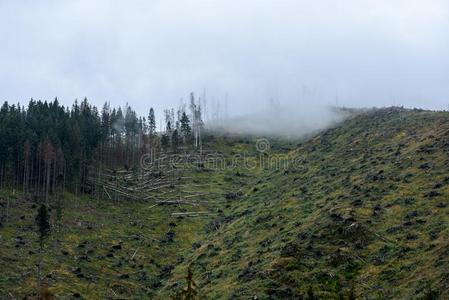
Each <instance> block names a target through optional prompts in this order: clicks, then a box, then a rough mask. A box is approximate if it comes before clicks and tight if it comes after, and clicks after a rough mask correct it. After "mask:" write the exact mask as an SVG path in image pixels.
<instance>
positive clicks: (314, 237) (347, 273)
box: [0, 108, 449, 299]
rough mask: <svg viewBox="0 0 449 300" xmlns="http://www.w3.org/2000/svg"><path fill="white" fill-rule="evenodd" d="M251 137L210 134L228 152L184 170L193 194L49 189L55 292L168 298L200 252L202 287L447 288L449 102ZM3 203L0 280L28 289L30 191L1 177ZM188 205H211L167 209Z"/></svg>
mask: <svg viewBox="0 0 449 300" xmlns="http://www.w3.org/2000/svg"><path fill="white" fill-rule="evenodd" d="M255 142H256V141H255V140H252V139H249V138H243V137H242V138H236V137H232V138H231V137H228V138H226V137H220V138H215V139H212V140H211V141H210V142H209V143H208V145H207V147H208V149H209V150H211V151H219V152H220V155H222V156H220V157H224V161H225V162H226V165H225V166H222V167H220V168H218V167H216V166H215V167H212V166H210V165H208V164H206V165H203V166H200V167H194V168H191V169H189V170H187V171H186V174H187V176H188V177H189V178H190V180H189V181H188V183H187V185H190V186H187V188H189V189H191V190H195V192H197V193H203V194H204V195H205V196H204V199H203V201H204V202H201V204H200V205H199V206H198V207H188V206H187V207H186V206H184V205H157V206H154V204H153V203H152V202H143V201H142V202H138V201H128V202H120V203H114V202H111V201H109V202H108V201H101V200H98V199H90V198H87V197H85V198H77V197H74V196H73V195H69V194H65V195H64V197H63V198H62V199H59V200H60V201H61V202H60V205H56V202H53V203H52V205H51V206H52V208H53V209H52V225H53V228H52V229H53V230H52V234H51V236H50V238H49V240H48V241H47V243H46V248H45V251H44V254H43V257H44V275H45V278H46V279H45V283H46V284H47V285H48V288H49V290H50V292H51V293H52V294H54V295H55V296H56V298H58V299H71V298H76V297H78V298H84V299H98V298H110V299H141V298H148V299H169V298H170V297H174V296H175V295H176V294H177V293H178V292H179V291H180V290H181V289H182V288H184V287H185V286H186V283H185V279H184V277H185V276H186V274H187V268H188V267H189V266H192V270H193V278H194V280H195V282H196V284H197V286H198V292H199V296H200V298H205V299H236V298H237V299H256V298H257V299H300V298H301V297H305V298H306V299H307V294H309V296H310V294H311V293H313V294H314V295H315V296H317V297H319V298H321V299H346V298H350V297H351V296H352V295H354V296H355V297H356V299H359V298H360V299H362V298H366V299H438V298H437V297H440V299H446V298H448V297H449V294H448V292H447V291H448V290H449V271H448V270H449V227H448V221H449V208H448V207H447V204H448V200H447V199H448V195H449V172H448V170H449V156H448V151H449V114H448V113H435V112H426V111H410V110H403V109H396V108H394V109H382V110H371V111H367V112H364V113H359V114H357V115H356V116H354V117H352V118H350V119H348V120H347V121H345V122H343V123H342V124H339V125H338V126H336V127H335V128H333V129H329V130H327V131H326V132H323V133H322V134H320V135H317V136H316V137H313V138H310V139H307V140H305V141H303V142H302V143H301V144H299V145H296V144H292V143H291V142H286V141H280V140H276V141H270V142H271V149H270V150H268V151H265V152H263V153H261V152H259V151H257V148H256V147H255ZM259 150H260V149H259ZM243 154H244V155H243ZM235 155H241V156H238V157H237V158H236V157H235ZM242 155H243V156H242ZM261 160H263V161H264V164H263V165H261V164H260V161H261ZM231 162H234V164H231ZM279 164H280V165H281V166H279ZM54 201H56V200H54ZM0 205H1V209H2V210H3V211H4V212H5V211H6V210H7V211H8V220H4V221H3V225H2V227H1V228H0V270H1V271H0V290H1V291H2V295H6V298H8V297H10V298H24V297H26V296H28V297H33V294H35V292H36V267H35V264H36V262H37V261H38V257H39V253H38V241H37V234H36V233H35V232H36V229H35V225H34V216H35V214H36V211H37V207H36V204H35V203H34V202H33V201H32V200H29V199H26V198H25V199H23V197H22V195H21V194H20V193H18V192H15V193H14V192H13V191H10V190H8V191H5V190H3V191H1V195H0ZM192 210H195V211H207V212H208V214H205V215H203V216H197V217H185V216H182V217H177V216H173V215H172V213H173V212H189V211H192ZM426 297H427V298H426ZM432 297H434V298H432Z"/></svg>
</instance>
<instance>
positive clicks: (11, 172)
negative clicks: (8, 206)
mask: <svg viewBox="0 0 449 300" xmlns="http://www.w3.org/2000/svg"><path fill="white" fill-rule="evenodd" d="M156 120H157V118H156V114H155V111H154V109H153V108H150V109H149V111H148V114H146V116H139V115H138V114H137V113H136V111H135V110H133V109H132V108H131V106H129V105H128V104H127V105H125V107H123V108H122V107H117V108H115V107H111V106H110V104H109V103H105V104H104V105H103V107H102V109H101V110H99V109H98V108H97V107H96V106H94V105H92V104H91V103H89V101H88V100H87V99H86V98H85V99H84V100H83V101H81V102H78V101H76V100H75V102H74V104H73V105H72V106H71V107H65V106H63V105H61V104H60V103H59V101H58V99H57V98H56V99H54V100H53V101H50V102H47V101H35V100H33V99H31V100H30V101H29V103H28V106H27V107H24V106H21V105H20V104H17V105H14V104H12V105H10V104H9V103H8V102H4V104H3V105H2V106H1V108H0V143H1V147H0V188H5V187H12V188H15V189H21V190H22V191H23V193H30V194H32V195H34V196H36V197H41V198H43V199H45V200H46V201H48V198H49V196H51V195H52V194H54V193H55V192H58V191H61V192H62V191H64V190H65V189H69V190H70V191H72V192H81V193H83V192H88V191H87V190H86V182H87V181H86V179H87V176H88V173H89V170H90V169H92V167H93V166H94V167H95V168H97V167H98V166H102V167H108V168H127V169H129V168H136V167H137V166H138V164H139V161H140V157H141V155H142V154H143V153H146V152H148V151H150V150H155V151H163V150H165V151H175V152H176V151H178V150H179V149H180V148H182V147H187V146H192V147H196V148H199V147H201V131H202V130H203V127H204V123H203V120H202V117H201V105H200V104H199V101H196V99H195V96H194V94H193V93H191V95H190V103H189V106H188V108H187V105H186V104H182V105H181V106H180V107H179V108H178V109H177V110H176V111H175V110H174V109H167V110H165V111H164V123H165V126H164V128H157V126H156V123H157V121H156Z"/></svg>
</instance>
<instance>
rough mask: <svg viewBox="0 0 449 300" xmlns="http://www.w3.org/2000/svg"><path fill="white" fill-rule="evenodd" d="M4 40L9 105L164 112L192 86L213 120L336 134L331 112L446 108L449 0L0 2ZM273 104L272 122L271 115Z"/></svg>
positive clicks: (1, 75)
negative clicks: (81, 102) (222, 113)
mask: <svg viewBox="0 0 449 300" xmlns="http://www.w3.org/2000/svg"><path fill="white" fill-rule="evenodd" d="M0 42H1V45H2V47H0V100H8V101H9V102H12V103H17V102H21V103H25V102H27V101H28V100H29V99H30V98H31V97H34V98H35V99H44V100H50V99H53V98H54V97H56V96H58V98H59V100H60V101H61V102H63V103H64V104H66V105H71V103H72V102H73V100H74V99H75V98H78V99H82V98H84V97H87V98H88V99H89V100H90V101H91V102H93V103H95V104H96V105H98V106H101V105H102V103H104V102H105V101H109V102H111V104H112V105H113V106H117V105H124V104H125V103H126V102H128V103H129V104H130V105H131V106H132V107H133V108H135V109H136V110H137V112H138V113H139V114H140V115H147V114H148V110H149V107H150V106H153V107H154V108H155V109H156V112H158V113H159V115H161V112H162V110H163V109H164V108H167V107H176V106H177V105H178V104H179V103H180V101H181V100H180V99H181V98H184V99H188V95H189V93H190V92H191V91H193V92H195V93H196V94H197V95H198V96H199V97H202V98H203V101H204V99H206V100H207V103H208V106H209V115H211V114H212V111H213V110H212V108H213V107H214V103H215V105H217V103H221V105H222V107H223V106H225V105H226V106H227V109H226V112H227V114H228V116H229V117H233V119H232V120H233V121H232V122H230V123H229V124H233V125H234V127H236V128H239V127H240V126H235V125H237V124H242V125H241V126H242V127H255V129H262V128H266V129H267V130H269V129H270V128H272V127H273V125H272V124H276V125H280V127H281V128H283V127H291V128H297V127H298V126H297V125H296V123H295V124H290V121H291V122H296V121H300V123H297V124H302V125H301V126H299V127H304V126H306V127H307V126H313V127H316V126H318V125H319V126H318V127H321V126H327V124H329V123H332V122H333V120H334V116H333V115H332V114H331V113H329V110H328V109H326V107H329V106H330V105H341V106H343V105H344V106H348V107H367V106H368V107H371V106H390V105H404V106H407V107H422V108H431V109H447V108H448V105H449V85H448V84H447V82H448V78H449V2H448V1H446V0H429V1H421V0H408V1H405V0H395V1H391V0H389V1H387V0H376V1H375V0H347V1H334V0H317V1H305V0H282V1H269V0H242V1H225V0H209V1H206V0H190V1H177V0H176V1H175V0H163V1H162V0H152V1H137V0H132V1H108V0H98V1H89V0H80V1H51V0H47V1H45V0H44V1H0ZM204 94H206V96H205V97H204V96H203V95H204ZM270 99H274V100H273V101H276V102H277V103H279V107H281V110H282V112H281V113H280V116H281V117H278V118H276V119H275V120H271V119H267V118H266V117H260V116H261V115H262V116H265V114H264V113H263V111H264V110H269V109H270V106H269V105H267V103H269V102H270ZM261 111H262V112H261ZM206 114H207V113H206ZM242 115H246V116H252V117H251V120H263V122H259V121H257V122H251V123H248V122H247V121H248V120H249V119H250V118H249V117H247V118H248V119H246V120H245V119H244V118H242V117H238V116H242ZM209 119H211V116H209ZM301 122H302V123H301ZM304 122H305V123H304ZM289 124H290V125H289ZM304 124H305V125H304ZM317 124H318V125H317ZM295 131H296V130H295Z"/></svg>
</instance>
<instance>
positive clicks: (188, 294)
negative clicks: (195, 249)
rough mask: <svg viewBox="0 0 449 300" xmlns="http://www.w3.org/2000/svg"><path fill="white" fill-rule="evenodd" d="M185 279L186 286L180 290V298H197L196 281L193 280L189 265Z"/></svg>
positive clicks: (188, 299) (183, 299)
mask: <svg viewBox="0 0 449 300" xmlns="http://www.w3.org/2000/svg"><path fill="white" fill-rule="evenodd" d="M185 278H186V281H187V287H186V288H185V289H184V290H183V291H182V292H181V299H182V300H194V299H196V298H197V295H198V291H197V287H196V283H195V281H194V280H193V272H192V266H189V269H188V270H187V276H186V277H185Z"/></svg>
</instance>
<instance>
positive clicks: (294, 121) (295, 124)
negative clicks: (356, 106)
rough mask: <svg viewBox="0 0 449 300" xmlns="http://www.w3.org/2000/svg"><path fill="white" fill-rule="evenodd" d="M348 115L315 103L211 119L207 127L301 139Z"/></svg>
mask: <svg viewBox="0 0 449 300" xmlns="http://www.w3.org/2000/svg"><path fill="white" fill-rule="evenodd" d="M348 117H349V114H348V113H347V112H344V111H343V110H340V109H338V108H336V107H331V106H322V107H321V106H313V107H309V108H307V109H292V107H287V106H285V107H281V106H279V107H272V108H271V109H263V110H257V111H256V112H252V113H248V114H245V115H241V116H230V117H227V118H223V119H218V120H209V121H207V122H206V128H207V129H208V130H211V131H212V132H218V133H221V134H223V133H224V134H231V135H242V134H243V135H256V136H259V137H262V136H263V137H267V138H268V137H288V138H295V139H297V138H304V137H308V136H310V135H311V134H314V133H317V132H319V131H321V130H325V129H327V128H329V127H331V126H334V125H336V124H338V123H340V122H342V121H343V120H345V119H346V118H348Z"/></svg>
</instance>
